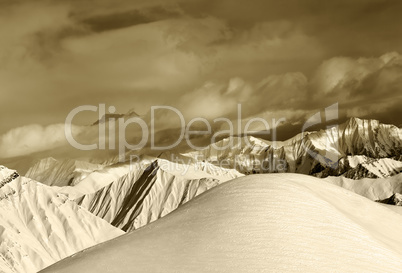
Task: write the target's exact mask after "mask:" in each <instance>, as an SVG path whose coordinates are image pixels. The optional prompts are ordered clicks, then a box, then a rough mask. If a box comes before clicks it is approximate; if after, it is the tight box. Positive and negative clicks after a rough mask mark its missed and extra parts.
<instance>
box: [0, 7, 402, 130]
mask: <svg viewBox="0 0 402 273" xmlns="http://www.w3.org/2000/svg"><path fill="white" fill-rule="evenodd" d="M401 8H402V2H401V1H393V0H388V1H387V0H365V1H363V0H356V1H349V0H348V1H347V0H340V1H325V2H324V1H318V0H288V1H273V0H268V1H267V0H254V1H237V2H233V1H231V0H219V1H215V0H203V1H201V0H189V1H177V0H168V1H162V0H150V1H136V0H135V1H133V0H119V1H111V0H97V1H79V0H69V1H67V0H64V1H60V0H43V1H41V0H39V1H28V0H25V1H0V36H1V37H2V39H1V42H0V61H1V64H2V66H1V67H0V81H1V83H2V87H1V89H0V95H1V97H2V99H1V101H0V109H2V113H1V114H0V119H1V121H0V134H3V133H5V132H6V131H8V130H9V129H12V128H14V127H21V126H25V125H27V124H34V123H39V124H42V125H48V124H51V123H60V122H63V121H64V119H65V117H66V115H67V113H68V112H69V111H70V110H71V109H73V108H74V107H77V106H79V105H81V104H95V105H96V104H98V103H107V104H110V105H115V106H116V107H117V109H118V112H126V111H127V110H128V109H131V108H135V109H136V110H137V111H138V112H141V113H146V112H147V111H148V110H149V107H150V106H151V105H155V104H167V105H174V106H177V107H178V108H182V109H183V111H184V112H186V113H187V115H188V116H189V117H190V116H195V115H205V116H208V117H209V118H212V117H213V116H216V115H227V116H229V117H230V116H231V115H232V114H233V111H234V110H235V109H236V105H237V103H239V102H241V103H243V104H244V105H245V114H247V115H250V116H253V115H259V114H261V115H265V116H267V117H268V116H275V115H284V116H286V117H288V119H289V122H291V123H295V122H297V120H298V119H304V118H305V116H306V115H308V114H309V113H311V112H313V111H316V110H317V109H321V108H323V107H326V106H328V105H330V104H332V103H334V102H339V103H340V108H341V109H342V111H343V112H344V115H345V116H346V115H356V116H361V117H371V118H375V117H376V115H377V116H378V117H381V119H383V120H384V121H392V122H394V123H398V124H400V123H401V122H400V121H398V116H396V114H397V113H399V112H398V111H399V110H398V108H397V107H396V106H395V105H397V103H399V102H400V101H401V97H400V95H398V94H400V92H401V89H400V86H402V85H401V73H402V71H401V69H400V67H401V64H400V61H399V59H400V57H399V54H398V53H397V52H399V53H401V52H402V36H401V35H399V33H400V25H401V23H402V16H400V14H399V12H400V10H401ZM392 52H396V53H392ZM380 56H382V57H380ZM392 56H394V57H395V59H394V60H393V61H390V60H389V58H390V57H392ZM384 60H385V61H384ZM205 109H208V111H207V112H206V113H205V111H206V110H205ZM4 113H5V114H4ZM292 113H293V114H292ZM93 121H94V120H90V119H89V118H85V119H82V120H77V122H78V123H81V124H85V123H91V122H93Z"/></svg>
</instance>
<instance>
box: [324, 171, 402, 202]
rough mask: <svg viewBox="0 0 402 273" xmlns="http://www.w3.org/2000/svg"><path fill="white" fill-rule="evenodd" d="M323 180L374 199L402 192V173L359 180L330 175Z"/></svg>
mask: <svg viewBox="0 0 402 273" xmlns="http://www.w3.org/2000/svg"><path fill="white" fill-rule="evenodd" d="M323 181H326V182H329V183H331V184H334V185H337V186H340V187H342V188H345V189H347V190H350V191H352V192H355V193H357V194H359V195H362V196H364V197H366V198H368V199H370V200H372V201H378V200H384V199H386V198H389V197H391V196H392V195H394V194H395V193H402V174H398V175H395V176H392V177H388V178H376V179H373V178H363V179H359V180H353V179H349V178H346V177H341V176H340V177H334V176H330V177H327V178H325V179H323Z"/></svg>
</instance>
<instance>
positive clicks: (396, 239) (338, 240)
mask: <svg viewBox="0 0 402 273" xmlns="http://www.w3.org/2000/svg"><path fill="white" fill-rule="evenodd" d="M367 213H369V214H370V215H369V217H368V215H367ZM401 226H402V217H401V216H400V215H398V214H396V213H394V212H393V211H391V210H389V209H387V208H385V207H383V206H382V205H381V204H379V203H375V202H372V201H370V200H368V199H366V198H363V197H361V196H358V195H356V194H354V193H351V192H349V191H347V190H344V189H342V188H340V187H337V186H334V185H330V184H328V183H323V182H322V181H321V180H320V179H317V178H314V177H311V176H305V175H298V174H264V175H252V176H246V177H243V178H239V179H235V180H233V181H230V182H227V183H224V184H222V185H220V186H218V187H215V188H213V189H211V190H209V191H207V192H206V193H204V194H202V195H200V196H199V197H198V198H196V199H193V200H191V201H189V202H188V203H186V204H185V205H183V206H182V207H180V208H178V209H177V210H176V211H175V213H172V214H170V215H168V216H166V217H164V218H162V219H160V220H158V221H156V222H154V223H152V224H150V225H147V226H145V227H144V228H141V229H139V230H136V231H134V232H131V233H129V234H126V235H124V236H121V237H120V238H117V239H114V240H112V241H109V242H106V243H105V244H102V245H100V246H98V247H96V248H92V249H89V250H86V251H83V252H81V253H78V254H77V255H75V256H74V257H70V258H68V259H65V260H63V261H61V262H59V263H57V264H55V265H53V266H51V267H49V268H47V269H45V270H43V271H42V272H43V273H47V272H51V273H70V272H87V273H95V272H96V273H101V272H109V273H117V272H119V273H120V272H137V271H138V272H166V273H170V272H172V273H173V272H175V273H176V272H250V273H254V272H378V273H382V272H399V271H400V269H401V268H402V237H401V236H400V227H401ZM133 253H135V255H133ZM106 268H107V270H106Z"/></svg>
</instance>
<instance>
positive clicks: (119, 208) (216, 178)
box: [59, 159, 242, 231]
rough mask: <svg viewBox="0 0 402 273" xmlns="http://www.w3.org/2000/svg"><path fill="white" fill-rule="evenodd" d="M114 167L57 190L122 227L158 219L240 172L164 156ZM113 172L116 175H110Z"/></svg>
mask: <svg viewBox="0 0 402 273" xmlns="http://www.w3.org/2000/svg"><path fill="white" fill-rule="evenodd" d="M200 165H201V163H200ZM116 168H118V170H114V168H113V167H109V169H108V173H107V174H103V175H102V174H99V173H97V172H94V173H92V174H91V175H90V176H88V178H87V179H84V180H82V181H81V182H80V183H79V184H78V185H76V186H75V187H64V188H60V189H59V192H60V193H65V194H68V195H69V196H70V197H71V198H75V199H76V202H77V203H78V204H79V205H80V206H81V207H83V208H86V209H88V210H89V211H90V212H92V213H93V214H94V215H96V216H99V217H101V218H103V219H105V220H106V221H108V222H109V223H111V224H112V225H114V226H116V227H118V228H121V229H123V230H124V231H131V230H134V229H138V228H140V227H142V226H144V225H147V224H149V223H150V222H153V221H155V220H158V219H159V218H161V217H163V216H165V215H167V214H169V213H170V212H172V211H173V210H175V209H177V208H178V207H179V206H181V205H183V204H184V203H186V202H188V201H189V200H191V199H193V198H194V197H196V196H197V195H199V194H201V193H203V192H205V191H207V190H209V189H210V188H212V187H215V186H217V185H219V184H221V183H223V182H225V181H227V180H231V179H233V178H236V177H239V176H242V174H240V173H238V172H236V171H234V170H227V169H223V168H218V167H216V166H213V165H210V164H208V163H203V164H202V166H199V165H198V164H197V165H185V164H178V163H173V162H169V161H167V160H164V159H154V161H151V162H149V164H137V165H126V166H125V167H123V166H119V167H116ZM103 171H104V170H103ZM124 171H125V172H124ZM112 173H115V174H119V176H118V177H116V178H115V179H113V176H111V174H112ZM95 177H96V180H93V178H95ZM93 181H96V183H93Z"/></svg>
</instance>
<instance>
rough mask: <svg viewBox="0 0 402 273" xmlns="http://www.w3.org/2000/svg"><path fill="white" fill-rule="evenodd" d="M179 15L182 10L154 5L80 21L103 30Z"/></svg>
mask: <svg viewBox="0 0 402 273" xmlns="http://www.w3.org/2000/svg"><path fill="white" fill-rule="evenodd" d="M179 15H180V12H179V11H177V10H169V9H166V8H164V7H152V8H149V9H145V10H131V11H123V12H118V13H112V14H103V15H97V16H93V17H89V18H85V19H83V20H82V21H81V22H80V23H82V24H84V25H86V26H88V27H89V28H90V29H91V30H92V31H95V32H101V31H107V30H113V29H120V28H126V27H130V26H135V25H139V24H146V23H151V22H155V21H159V20H165V19H171V18H177V17H178V16H179Z"/></svg>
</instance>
